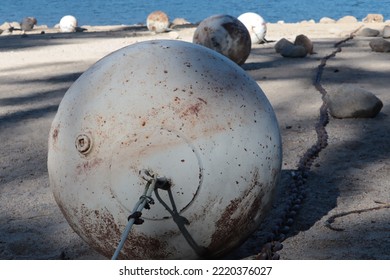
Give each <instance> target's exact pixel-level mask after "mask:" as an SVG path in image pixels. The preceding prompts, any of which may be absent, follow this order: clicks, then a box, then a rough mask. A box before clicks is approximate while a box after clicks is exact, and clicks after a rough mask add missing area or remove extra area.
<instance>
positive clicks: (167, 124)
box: [48, 40, 282, 259]
mask: <svg viewBox="0 0 390 280" xmlns="http://www.w3.org/2000/svg"><path fill="white" fill-rule="evenodd" d="M281 159H282V149H281V138H280V132H279V126H278V123H277V119H276V117H275V114H274V111H273V109H272V106H271V105H270V103H269V101H268V99H267V98H266V96H265V94H264V93H263V91H262V90H261V88H260V87H259V86H258V84H257V83H256V81H255V80H253V79H252V78H251V77H250V76H249V75H248V74H247V73H246V72H245V71H244V70H243V69H242V68H241V67H239V66H238V65H237V64H235V63H234V62H232V61H231V60H229V59H228V58H226V57H224V56H223V55H221V54H219V53H217V52H215V51H212V50H210V49H208V48H205V47H203V46H200V45H196V44H192V43H188V42H183V41H177V40H151V41H145V42H141V43H136V44H133V45H130V46H127V47H125V48H122V49H120V50H117V51H115V52H113V53H111V54H110V55H108V56H106V57H104V58H103V59H101V60H99V61H98V62H97V63H96V64H94V65H93V66H92V67H91V68H89V69H88V70H87V71H86V72H84V73H83V74H82V75H81V76H80V77H79V78H78V79H77V81H76V82H75V83H74V84H73V85H72V86H71V87H70V88H69V90H68V91H67V92H66V94H65V96H64V98H63V99H62V101H61V104H60V106H59V108H58V112H57V114H56V116H55V118H54V120H53V123H52V126H51V131H50V135H49V148H48V171H49V179H50V186H51V188H52V190H53V194H54V197H55V200H56V202H57V204H58V205H59V207H60V209H61V211H62V213H63V214H64V216H65V218H66V219H67V221H68V222H69V224H70V225H71V227H72V228H73V229H74V230H75V231H76V232H77V233H78V234H79V235H80V236H81V237H82V238H83V239H84V240H85V241H86V242H87V243H89V244H90V245H91V246H92V247H93V248H95V249H96V250H97V251H98V252H100V253H101V254H103V255H105V256H106V257H111V256H113V253H114V251H116V248H117V246H118V243H119V242H120V240H121V234H122V233H123V232H124V229H125V227H126V225H127V217H129V215H130V214H131V212H132V209H133V208H134V206H135V205H136V203H137V202H138V201H139V199H140V197H142V195H143V193H144V191H145V185H146V181H145V177H144V175H143V174H154V175H155V176H158V177H164V178H166V179H167V180H166V181H167V182H169V184H168V185H167V186H165V185H164V188H161V189H158V193H152V196H151V198H152V199H153V200H154V204H151V205H150V209H149V210H144V211H143V212H142V215H141V218H142V219H143V220H144V222H143V223H142V224H141V225H134V226H133V228H132V229H131V232H130V234H129V236H128V238H127V239H126V242H125V243H124V246H123V248H122V250H121V253H120V254H119V258H120V259H197V258H209V257H212V258H214V257H220V256H223V255H225V254H227V253H228V252H229V251H231V250H232V249H233V248H236V247H237V246H239V245H240V244H241V243H242V242H244V241H245V240H246V239H247V237H248V236H249V235H250V234H251V233H253V231H254V230H255V229H257V228H258V226H259V224H260V222H261V221H262V220H263V219H264V218H265V217H266V216H267V214H268V211H269V209H270V207H271V204H272V200H273V195H274V190H275V187H276V184H277V181H278V178H279V176H280V170H281ZM145 170H146V171H147V172H145ZM137 217H139V215H137Z"/></svg>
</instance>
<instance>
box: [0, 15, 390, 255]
mask: <svg viewBox="0 0 390 280" xmlns="http://www.w3.org/2000/svg"><path fill="white" fill-rule="evenodd" d="M384 25H385V24H384V23H371V24H367V23H361V22H358V23H344V24H341V23H339V24H337V23H335V24H319V23H317V24H314V23H299V24H268V33H267V36H266V38H267V40H269V41H270V42H269V43H266V44H261V45H256V46H254V47H253V49H252V52H251V55H250V57H249V59H248V60H247V61H246V63H245V64H244V65H243V66H242V67H243V68H244V69H245V70H246V71H247V72H248V73H249V75H250V76H252V77H253V78H254V79H255V80H256V81H257V82H258V83H259V85H260V87H261V88H262V89H263V91H264V93H265V94H266V96H267V97H268V98H269V100H270V102H271V104H272V106H273V108H274V110H275V112H276V115H277V118H278V121H279V125H280V130H281V134H282V140H283V166H282V174H281V175H282V180H281V182H280V184H279V186H278V189H279V195H278V198H277V200H276V201H275V204H274V207H273V209H272V210H271V212H270V213H269V218H268V221H266V222H265V223H264V225H262V226H261V227H260V229H259V231H258V232H256V233H254V234H253V236H252V237H250V238H249V239H248V240H247V242H246V243H244V244H243V245H242V246H241V247H240V248H238V249H237V250H236V251H234V252H232V253H231V254H230V255H229V256H227V257H226V258H231V259H241V258H246V257H250V256H252V255H254V254H256V253H257V252H259V250H260V248H261V246H262V243H263V242H264V234H265V233H269V232H270V231H271V228H270V227H271V224H272V221H273V220H274V218H275V217H277V215H278V213H279V210H280V208H281V207H282V206H283V199H284V198H285V189H286V187H287V186H288V184H289V181H290V180H291V176H292V173H293V172H294V170H296V168H297V163H298V161H299V159H300V158H301V157H302V155H303V154H304V153H305V151H306V150H307V149H308V148H310V147H311V146H312V145H313V144H314V143H315V141H316V134H315V130H314V127H315V123H316V121H317V118H318V116H319V108H320V106H321V104H322V100H321V95H320V94H319V92H318V91H317V90H316V89H315V87H314V86H313V81H314V78H315V76H316V71H317V67H318V65H319V64H320V62H321V58H323V57H324V56H326V55H328V54H330V53H332V52H333V51H334V50H335V47H334V44H335V43H336V42H338V41H341V40H343V39H344V38H346V37H347V36H348V35H349V34H351V32H353V31H355V30H356V29H357V28H359V27H361V26H364V27H370V28H374V29H377V30H382V29H383V27H384ZM87 28H88V32H82V33H72V34H61V33H58V31H57V30H53V29H49V30H47V29H44V28H42V29H37V30H35V31H34V32H32V33H29V34H28V36H26V37H22V36H21V35H17V34H16V35H11V36H0V85H1V86H0V143H1V146H0V225H1V227H0V259H43V260H46V259H105V258H104V257H102V256H101V255H99V254H98V253H97V252H95V251H94V250H93V249H91V247H90V246H89V245H87V244H86V243H85V242H84V241H83V240H82V239H81V238H80V237H79V236H78V235H77V234H76V233H74V231H73V230H72V229H71V228H70V226H69V225H68V223H67V222H66V220H65V218H64V217H63V216H62V214H61V212H60V210H59V208H58V206H57V205H56V203H55V201H54V198H53V195H52V192H51V189H50V186H49V181H48V173H47V163H46V161H47V140H48V133H49V129H50V126H51V122H52V119H53V117H54V115H55V113H56V111H57V107H58V104H59V103H60V101H61V98H62V97H63V95H64V94H65V92H66V90H67V89H68V88H69V86H70V85H71V84H72V83H73V82H74V81H75V80H76V79H77V78H78V77H79V76H80V75H81V74H82V73H83V72H84V71H85V70H86V69H87V68H88V67H90V66H91V65H92V64H93V63H95V62H96V61H97V60H99V59H100V58H102V57H103V56H105V55H107V54H109V53H111V52H113V51H115V50H117V49H119V48H121V47H124V46H127V45H129V44H133V43H135V42H139V41H144V40H152V39H175V40H184V41H191V40H192V34H193V32H194V30H195V29H194V28H181V29H175V30H174V31H172V32H169V33H163V34H158V35H155V34H152V33H150V32H149V31H147V30H145V29H142V28H130V27H123V26H108V27H87ZM42 31H44V32H45V34H40V33H41V32H42ZM299 34H305V35H306V36H308V37H309V38H310V39H311V40H312V41H313V43H314V51H315V52H316V53H315V54H313V55H311V56H308V57H306V58H299V59H297V58H296V59H292V58H283V57H281V56H280V55H279V54H277V53H275V51H274V44H275V41H277V40H279V39H281V38H283V37H284V38H286V39H289V40H292V41H293V40H294V38H295V36H297V35H299ZM371 39H372V38H365V37H354V38H353V39H352V40H349V41H348V42H346V43H344V44H342V45H341V48H342V51H341V52H339V53H337V54H336V56H335V57H334V58H331V59H330V60H329V61H328V62H327V65H326V67H325V70H324V73H323V76H322V85H323V87H324V88H325V90H326V91H331V90H332V89H334V87H335V86H337V85H338V84H340V83H343V82H344V83H351V84H354V85H355V86H358V87H361V88H364V89H367V90H369V91H371V92H373V93H374V94H375V95H376V96H377V97H379V98H380V99H381V100H382V102H383V104H384V107H383V108H382V110H381V112H380V113H379V114H378V115H377V117H375V118H372V119H335V118H332V117H331V118H330V122H329V124H328V125H327V127H326V129H327V131H328V134H329V140H328V142H329V145H328V146H327V147H326V148H325V149H324V150H323V151H322V152H321V154H320V156H319V158H318V159H317V160H316V161H315V163H314V165H313V167H312V169H311V171H310V173H309V176H308V180H307V183H306V185H305V189H306V193H307V195H306V198H305V200H304V201H303V204H302V208H301V209H300V211H299V213H298V216H297V217H296V219H295V222H294V224H293V226H292V229H291V230H290V232H289V234H288V235H287V238H286V240H285V241H284V242H283V246H284V248H283V249H282V250H281V251H280V252H279V253H280V256H281V259H294V260H300V259H306V260H307V259H352V260H354V259H390V209H389V208H386V207H381V208H380V209H376V210H368V209H370V208H373V207H378V206H386V204H388V203H390V184H389V182H390V141H389V138H390V121H389V115H390V106H389V103H390V93H389V88H390V87H389V86H390V63H389V59H390V54H388V53H375V52H372V51H371V49H370V47H369V46H368V43H369V41H370V40H371ZM381 203H382V204H381ZM360 210H363V211H360ZM350 211H351V212H350ZM340 213H341V214H342V213H344V215H342V216H341V217H339V218H337V219H335V221H334V222H333V223H332V226H334V227H335V228H338V229H343V230H342V231H338V230H332V229H330V228H328V227H326V221H327V220H328V219H329V218H331V217H332V216H333V215H336V214H340ZM348 213H349V214H348Z"/></svg>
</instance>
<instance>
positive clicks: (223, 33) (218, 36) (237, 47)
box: [193, 15, 251, 65]
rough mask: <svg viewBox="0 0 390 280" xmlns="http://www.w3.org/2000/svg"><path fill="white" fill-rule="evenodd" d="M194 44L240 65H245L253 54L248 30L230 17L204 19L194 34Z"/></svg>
mask: <svg viewBox="0 0 390 280" xmlns="http://www.w3.org/2000/svg"><path fill="white" fill-rule="evenodd" d="M193 42H194V43H196V44H199V45H203V46H205V47H207V48H210V49H212V50H214V51H217V52H219V53H221V54H223V55H224V56H226V57H228V58H230V59H231V60H233V61H234V62H236V63H237V64H239V65H241V64H244V62H245V61H246V59H247V58H248V56H249V54H250V52H251V39H250V35H249V33H248V30H247V29H246V27H245V26H244V25H243V24H242V22H241V21H239V20H238V19H236V18H235V17H232V16H230V15H215V16H211V17H208V18H206V19H204V20H203V21H202V22H201V23H200V24H199V25H198V27H197V28H196V30H195V32H194V37H193Z"/></svg>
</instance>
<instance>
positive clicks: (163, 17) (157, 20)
mask: <svg viewBox="0 0 390 280" xmlns="http://www.w3.org/2000/svg"><path fill="white" fill-rule="evenodd" d="M146 27H147V28H148V30H149V31H153V32H156V33H162V32H166V31H168V28H169V18H168V15H167V14H166V13H164V12H162V11H154V12H152V13H150V14H149V15H148V17H147V18H146Z"/></svg>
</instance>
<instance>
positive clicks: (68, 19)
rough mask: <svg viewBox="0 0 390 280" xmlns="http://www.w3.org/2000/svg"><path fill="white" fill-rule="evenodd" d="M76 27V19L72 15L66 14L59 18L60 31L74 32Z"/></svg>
mask: <svg viewBox="0 0 390 280" xmlns="http://www.w3.org/2000/svg"><path fill="white" fill-rule="evenodd" d="M76 28H77V19H76V18H75V17H74V16H71V15H67V16H64V17H62V18H61V20H60V30H61V32H75V31H76Z"/></svg>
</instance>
